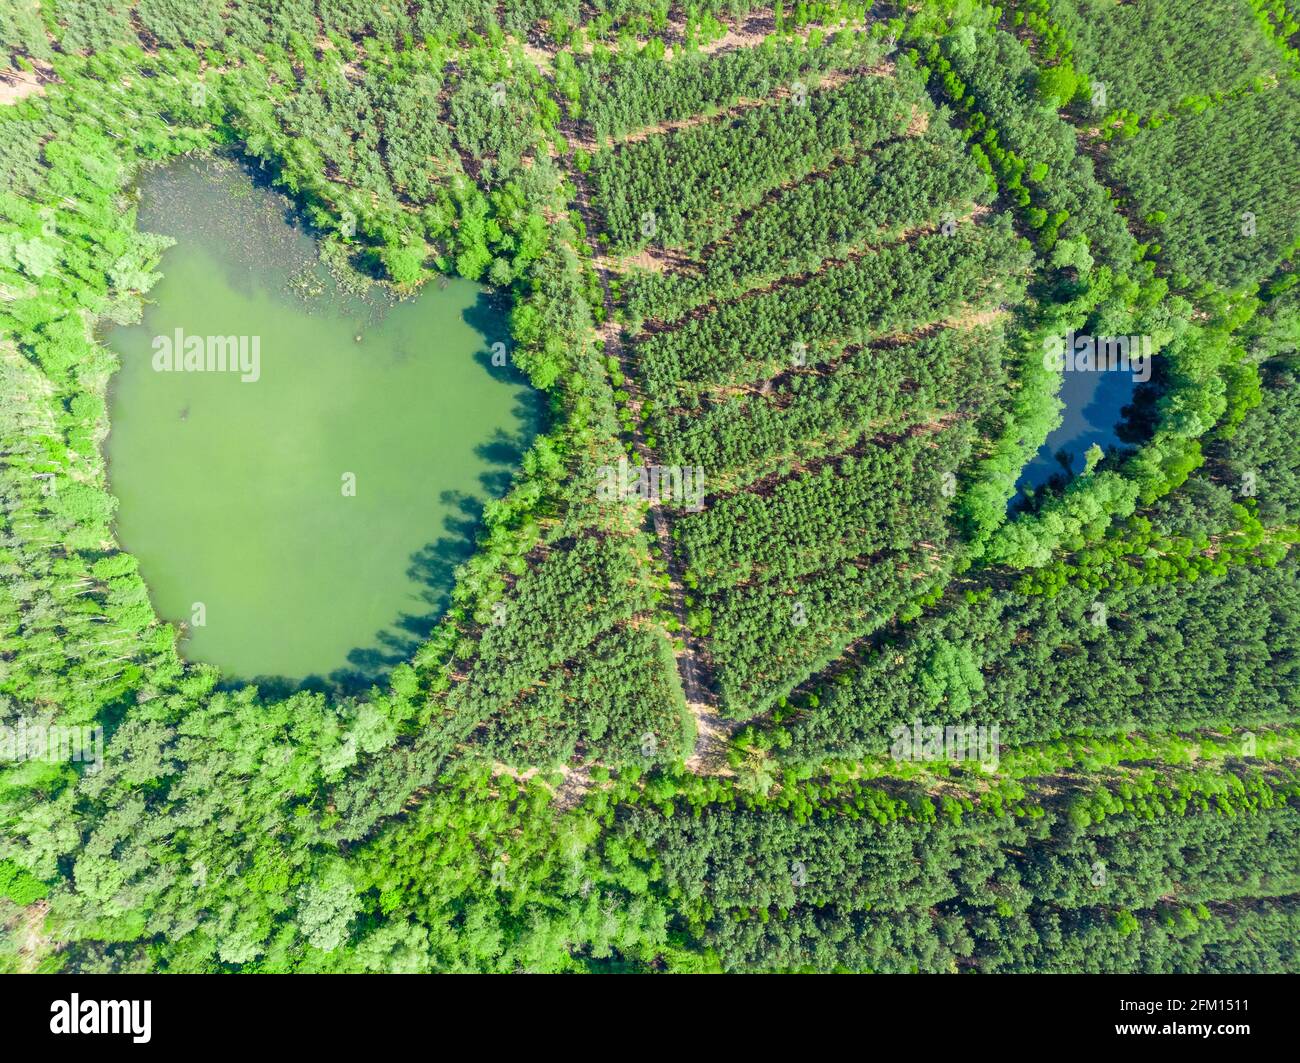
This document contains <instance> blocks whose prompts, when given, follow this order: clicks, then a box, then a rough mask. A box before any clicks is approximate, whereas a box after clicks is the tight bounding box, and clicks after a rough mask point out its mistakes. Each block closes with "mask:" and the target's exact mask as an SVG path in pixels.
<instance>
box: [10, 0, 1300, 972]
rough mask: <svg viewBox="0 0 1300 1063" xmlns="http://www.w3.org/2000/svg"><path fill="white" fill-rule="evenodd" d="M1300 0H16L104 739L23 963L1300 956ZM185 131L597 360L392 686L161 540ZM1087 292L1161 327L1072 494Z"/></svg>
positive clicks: (325, 220)
mask: <svg viewBox="0 0 1300 1063" xmlns="http://www.w3.org/2000/svg"><path fill="white" fill-rule="evenodd" d="M751 9H752V10H751ZM751 15H752V16H753V17H752V18H751V17H750V16H751ZM1296 25H1297V22H1296V12H1295V9H1294V6H1293V5H1290V4H1280V3H1273V2H1269V0H1258V2H1248V0H1223V2H1221V3H1215V4H1212V5H1199V6H1198V5H1186V4H1177V3H1173V2H1165V0H1142V2H1140V3H1135V4H1126V5H1113V4H1103V3H1100V2H1096V0H1025V2H1009V3H1007V4H1006V5H1003V6H998V7H994V6H992V5H990V4H986V3H972V4H957V3H947V2H943V0H930V2H927V3H923V4H919V5H912V6H910V7H908V8H907V9H906V10H902V9H897V8H893V7H891V8H889V9H887V10H876V11H868V9H867V6H866V5H860V4H853V3H824V4H823V3H818V4H799V5H792V6H791V7H787V6H786V5H778V6H776V7H775V8H773V9H771V10H770V11H769V10H767V9H762V8H755V7H754V6H753V5H752V4H750V3H748V2H745V0H741V2H730V3H722V2H706V3H702V4H698V5H692V6H690V7H689V9H688V8H684V7H682V6H681V5H675V4H669V3H666V2H659V0H653V2H652V0H644V2H643V0H636V2H630V0H621V2H619V3H604V2H598V3H595V4H582V5H580V4H577V3H575V2H573V0H526V2H525V0H507V2H506V3H503V4H486V3H469V4H463V3H462V4H452V3H448V2H443V0H410V2H404V3H399V4H379V3H373V2H370V0H230V2H228V3H215V2H212V3H208V2H192V0H187V2H184V3H182V2H180V0H114V2H109V3H105V2H102V0H95V2H90V0H47V2H42V3H41V4H39V5H37V4H36V3H34V2H28V0H20V2H18V3H14V4H10V5H8V6H7V7H6V8H5V9H4V11H3V12H0V43H3V46H4V50H5V55H4V59H3V61H0V76H2V77H3V81H0V92H3V96H2V97H0V100H3V102H0V173H2V174H3V177H4V185H3V191H2V192H0V441H2V443H3V446H2V447H0V727H2V728H3V730H2V731H0V735H2V736H5V737H6V738H8V736H12V735H13V734H15V733H17V730H18V729H19V728H20V727H21V728H27V729H38V728H44V727H51V726H57V727H64V728H68V727H90V728H94V727H102V728H103V732H102V734H103V762H102V767H100V768H99V770H94V769H93V768H92V767H91V766H89V765H87V763H86V762H85V761H83V760H75V761H74V760H70V759H68V758H66V757H65V758H48V757H31V758H26V757H18V756H13V755H11V754H9V753H6V755H5V757H4V758H3V759H2V760H0V970H3V971H9V970H22V971H31V970H43V971H54V970H66V971H145V970H156V971H248V972H273V971H303V972H306V971H503V972H504V971H518V970H546V971H620V970H638V971H650V970H666V971H681V972H687V971H704V970H729V971H731V970H734V971H751V970H752V971H770V970H828V971H829V970H856V971H880V972H885V971H944V972H948V971H952V972H960V971H982V972H1002V971H1022V970H1050V971H1144V972H1146V971H1262V970H1268V971H1296V970H1300V954H1298V953H1297V949H1296V941H1297V929H1298V928H1300V908H1298V907H1297V905H1298V904H1300V881H1298V880H1297V873H1296V867H1297V859H1296V858H1297V845H1298V844H1300V781H1298V780H1300V774H1298V773H1300V734H1297V732H1296V730H1295V726H1296V723H1297V711H1298V710H1300V693H1297V691H1300V676H1297V674H1296V662H1297V660H1300V582H1298V581H1297V578H1296V577H1297V569H1296V564H1297V562H1296V559H1295V558H1294V556H1293V555H1292V549H1291V548H1292V547H1293V545H1294V544H1295V543H1296V542H1297V540H1298V539H1300V458H1297V456H1296V448H1295V446H1294V440H1295V437H1296V431H1297V429H1298V428H1300V423H1298V422H1300V389H1298V386H1297V382H1296V373H1297V348H1298V344H1300V304H1298V303H1297V299H1300V295H1298V294H1297V293H1300V285H1297V283H1296V276H1295V272H1294V257H1295V253H1296V250H1297V246H1298V244H1297V241H1298V240H1300V231H1297V229H1296V214H1295V210H1294V202H1295V200H1296V197H1297V193H1300V188H1297V187H1296V185H1295V182H1296V176H1295V173H1296V171H1295V167H1294V165H1293V163H1292V160H1293V159H1294V157H1295V156H1296V154H1297V151H1296V149H1297V148H1298V147H1300V145H1298V144H1297V143H1296V137H1297V135H1300V134H1297V133H1296V130H1297V129H1300V124H1297V122H1296V112H1297V107H1298V106H1300V97H1298V96H1297V93H1296V80H1295V79H1296V77H1297V76H1300V63H1298V62H1297V55H1296V53H1295V50H1294V47H1293V45H1294V40H1295V33H1296V28H1295V27H1296ZM1099 88H1104V91H1102V92H1100V93H1098V91H1097V90H1098V89H1099ZM189 152H220V153H222V154H223V155H226V156H229V157H231V158H233V159H236V160H238V161H239V162H241V163H242V164H243V165H246V166H248V167H249V168H250V170H251V171H252V172H253V173H254V174H256V175H257V176H258V177H259V178H260V179H262V180H266V181H269V182H272V183H274V184H275V185H276V186H277V187H279V188H281V189H282V190H283V191H284V192H285V193H286V194H288V195H289V196H290V197H291V199H292V201H293V202H294V204H295V206H296V208H297V210H298V212H299V215H300V218H299V220H300V221H301V223H302V224H303V225H304V226H306V227H307V228H308V229H309V230H310V231H311V232H312V233H313V234H314V235H315V236H317V237H318V239H319V243H320V248H321V255H322V258H323V260H324V261H325V262H326V263H327V264H328V265H329V266H330V268H331V269H332V270H334V271H335V272H336V273H337V275H338V276H339V277H340V278H341V279H342V280H343V281H344V282H345V283H346V284H348V285H355V286H359V287H364V286H370V285H386V286H388V288H389V289H391V291H392V292H393V293H394V294H396V295H405V294H409V293H413V292H415V291H417V290H418V289H419V288H420V287H421V285H423V284H426V283H429V282H431V281H435V279H436V278H437V277H438V276H439V275H440V274H452V273H455V274H459V275H460V276H463V277H466V278H470V279H473V280H476V281H481V282H483V283H484V284H487V285H490V286H492V287H493V288H495V289H497V290H498V291H499V292H501V293H502V295H503V296H504V297H507V298H508V299H509V300H510V305H511V307H512V310H511V317H510V321H511V336H510V341H511V342H510V343H509V344H508V347H509V354H510V357H511V358H512V359H513V361H514V363H515V365H517V366H518V367H519V369H520V370H521V371H523V372H524V373H525V374H526V375H527V376H528V378H529V379H530V381H531V382H532V384H533V385H534V386H535V387H536V388H537V389H539V390H540V391H541V392H543V393H544V395H545V398H546V403H547V406H548V418H547V423H546V425H545V429H544V432H543V434H541V435H540V436H538V438H537V439H536V441H535V442H534V443H533V445H532V447H531V448H530V449H529V451H528V452H527V453H526V454H525V455H524V456H523V458H522V461H521V462H520V467H519V468H518V469H517V470H516V471H515V473H514V476H513V479H512V480H511V482H510V483H509V485H508V486H506V488H505V489H504V491H503V493H502V494H501V495H500V497H498V498H496V499H495V500H493V501H491V502H489V503H488V504H487V505H486V506H485V507H483V509H482V511H481V512H478V511H473V512H468V511H467V512H466V514H465V524H464V528H463V533H464V535H465V536H466V538H467V539H473V541H474V543H475V551H474V553H473V555H472V556H471V557H470V559H469V560H468V561H466V562H464V563H463V564H462V565H460V566H459V568H457V570H456V573H455V587H454V590H453V592H452V594H451V601H450V605H449V607H448V609H447V611H446V613H445V615H444V616H443V617H442V619H441V621H440V622H439V623H438V625H437V626H436V627H435V629H434V630H433V632H432V634H431V635H430V637H429V638H428V640H427V641H426V642H425V643H424V644H423V645H422V646H421V647H420V648H419V650H418V651H417V652H416V653H415V654H414V655H413V657H412V658H411V660H409V661H408V662H405V663H402V664H400V665H398V666H397V667H396V668H395V669H394V670H393V671H392V672H391V673H390V674H389V675H388V676H387V678H386V679H385V680H384V681H383V682H382V683H380V684H378V685H376V686H375V687H373V688H372V689H371V690H369V691H367V692H365V693H363V694H358V695H355V696H343V695H341V694H338V693H335V692H327V691H323V690H319V689H312V688H304V689H299V690H283V689H276V688H271V687H266V688H265V689H257V688H255V687H252V686H246V685H236V684H232V683H230V682H229V681H227V680H226V679H225V678H224V677H222V676H221V675H220V674H218V673H217V672H216V671H215V670H214V669H212V668H210V667H203V666H196V665H194V664H192V663H189V662H187V661H185V660H184V658H183V657H182V656H180V655H179V654H178V652H177V649H176V645H177V634H178V633H177V631H176V629H174V628H173V627H171V626H169V625H167V624H164V623H162V622H161V621H160V620H159V619H158V617H157V616H156V615H155V613H154V609H153V607H152V605H151V603H150V599H149V594H148V588H147V587H146V586H145V584H144V582H143V580H142V579H141V577H140V574H139V568H138V564H137V562H136V560H135V558H133V557H131V556H130V555H128V554H126V553H124V552H123V551H122V550H121V549H119V547H118V545H117V544H116V542H115V540H114V525H113V520H114V513H115V508H116V501H115V499H114V498H113V496H112V493H111V485H110V484H109V482H108V479H107V474H106V470H105V468H104V462H103V460H102V457H101V454H100V445H101V443H102V441H103V438H104V436H105V434H106V432H107V430H108V415H107V406H106V402H105V395H106V392H107V388H108V387H109V385H110V380H111V378H112V375H113V372H114V371H115V369H116V359H115V356H114V355H113V354H112V352H111V351H109V350H108V349H107V348H106V347H104V346H102V345H101V344H100V343H99V342H98V340H97V337H98V335H99V332H98V326H100V325H101V324H103V323H104V322H106V321H119V322H129V321H133V320H136V319H137V318H138V315H139V314H140V310H141V304H142V300H144V299H146V298H147V297H148V292H149V289H150V288H151V286H152V285H153V283H154V282H155V281H156V280H157V277H158V270H159V268H160V267H159V262H160V258H161V255H162V252H163V251H164V249H165V246H166V241H165V240H163V239H162V238H160V237H157V236H155V235H151V234H149V233H145V232H141V231H139V230H138V228H137V226H136V220H135V208H134V198H133V194H132V185H133V182H134V179H135V177H136V176H137V175H138V174H139V173H140V171H141V168H142V167H145V166H149V165H154V164H158V163H163V162H166V161H167V160H170V159H174V158H176V157H177V156H179V155H182V154H185V153H189ZM1245 215H1249V218H1250V220H1249V224H1247V222H1246V219H1245V217H1244V216H1245ZM1243 226H1246V227H1247V228H1249V230H1250V231H1249V233H1247V231H1246V229H1245V228H1243ZM1071 331H1074V332H1077V333H1080V334H1085V333H1086V334H1089V335H1093V336H1101V337H1111V336H1143V337H1147V338H1148V339H1149V340H1150V343H1151V348H1152V350H1153V353H1154V372H1153V374H1152V377H1151V380H1150V381H1149V382H1147V383H1144V384H1143V385H1141V386H1140V387H1139V388H1138V389H1137V391H1135V392H1134V395H1133V399H1132V401H1131V404H1130V406H1129V407H1128V409H1127V410H1126V411H1125V413H1124V415H1123V416H1124V423H1123V426H1122V432H1121V437H1122V439H1123V440H1124V443H1125V446H1124V447H1121V448H1117V449H1114V450H1112V451H1111V452H1109V453H1102V452H1101V451H1100V450H1099V449H1097V450H1096V452H1095V453H1089V455H1088V458H1087V465H1086V469H1085V471H1084V472H1082V473H1080V474H1079V475H1077V476H1074V477H1073V478H1063V479H1062V482H1058V483H1050V484H1048V485H1046V486H1044V487H1042V488H1039V489H1037V490H1034V491H1026V492H1018V487H1017V485H1018V478H1019V476H1020V473H1021V470H1022V469H1023V467H1024V465H1025V463H1026V462H1027V461H1028V460H1029V458H1030V457H1032V456H1033V454H1034V453H1035V452H1036V451H1037V450H1038V449H1039V447H1040V446H1041V445H1042V444H1043V442H1044V440H1045V439H1047V438H1048V436H1049V434H1050V433H1051V431H1052V430H1053V427H1054V426H1055V425H1056V424H1057V423H1058V422H1059V420H1060V403H1059V401H1058V399H1057V398H1056V395H1057V390H1058V387H1059V385H1060V382H1061V375H1062V374H1061V373H1060V372H1058V371H1056V370H1054V369H1052V368H1050V367H1049V366H1048V365H1047V364H1045V362H1044V359H1043V354H1044V350H1045V343H1047V342H1050V341H1051V340H1052V339H1053V338H1059V337H1061V336H1063V335H1065V334H1066V333H1067V332H1071ZM1117 416H1119V415H1118V413H1117ZM620 460H626V461H627V462H629V463H630V466H629V467H630V469H631V470H632V472H633V473H635V472H636V471H637V470H638V469H639V470H641V471H642V472H643V473H644V472H646V471H647V470H646V468H645V467H646V466H655V467H659V466H666V467H673V468H677V467H687V468H689V469H698V470H699V471H700V473H701V474H702V477H703V480H702V483H703V488H704V490H703V498H702V499H698V500H696V501H699V502H701V503H702V504H700V505H692V504H691V500H689V499H684V498H682V497H672V498H661V497H654V496H653V495H650V496H649V497H647V492H642V493H641V494H640V495H639V496H638V495H637V494H636V493H633V494H632V496H631V497H630V498H617V499H614V500H612V501H611V500H610V499H609V498H608V497H607V496H606V495H604V494H602V493H601V491H600V490H599V489H598V486H597V485H599V484H601V483H602V482H604V481H605V480H606V479H607V476H608V473H609V471H610V469H611V467H618V463H619V462H620ZM415 472H418V470H416V471H413V474H415ZM1013 497H1014V499H1015V501H1014V502H1013ZM914 724H917V725H925V726H927V727H928V726H936V727H940V728H942V727H954V728H968V727H969V728H973V727H984V728H996V729H997V735H996V738H995V739H994V741H995V746H994V749H993V754H994V756H993V761H995V762H994V763H988V764H985V765H976V764H971V763H963V762H961V761H957V762H954V761H952V760H951V759H950V758H949V757H948V756H947V755H946V754H942V753H941V755H940V756H938V758H937V759H933V758H926V757H921V758H917V757H908V756H905V755H902V754H900V753H898V752H897V751H896V750H895V749H894V748H893V747H894V745H895V742H896V736H897V733H898V731H899V729H900V728H901V729H902V730H903V731H904V732H905V731H906V730H907V729H910V728H911V727H912V726H913V725H914ZM702 725H703V726H702ZM710 734H712V735H714V736H715V739H714V740H715V741H716V740H717V739H716V736H717V735H718V734H722V735H724V736H730V738H729V740H728V741H727V742H726V743H725V747H724V748H722V749H717V748H713V747H710V746H709V744H708V742H707V741H705V738H706V737H707V736H708V735H710ZM697 738H698V741H697ZM10 748H12V746H11V747H10Z"/></svg>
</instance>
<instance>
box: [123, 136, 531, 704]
mask: <svg viewBox="0 0 1300 1063" xmlns="http://www.w3.org/2000/svg"><path fill="white" fill-rule="evenodd" d="M139 226H140V228H141V229H143V230H145V231H149V232H157V233H163V234H166V235H167V236H170V237H173V238H174V239H175V240H176V241H177V242H176V245H175V246H173V247H171V248H170V249H168V250H167V251H166V252H165V254H164V255H163V259H162V267H161V269H162V272H163V278H162V280H160V281H159V282H158V283H157V284H156V285H155V286H154V288H153V289H152V290H151V292H150V294H149V296H148V302H147V303H146V307H145V313H144V317H143V320H142V321H141V323H140V324H138V325H132V326H120V327H115V328H113V329H111V330H110V331H109V332H108V333H106V335H105V340H106V342H107V343H108V344H109V346H110V347H112V348H113V349H114V350H115V351H116V352H117V353H118V355H119V357H120V359H121V363H122V364H121V369H120V370H119V372H118V373H117V375H116V377H115V378H114V380H113V384H112V388H111V391H110V421H111V424H112V429H111V432H110V434H109V437H108V440H107V442H106V444H105V454H106V457H107V459H108V464H109V478H110V483H111V487H112V491H113V493H114V494H115V495H116V496H117V498H118V500H119V503H120V505H119V509H118V513H117V533H118V539H119V541H120V543H121V545H122V546H123V548H124V549H126V550H129V551H130V552H132V553H133V554H135V555H136V556H137V557H138V558H139V559H140V567H141V572H142V573H143V575H144V578H145V581H146V582H147V583H148V585H149V587H150V590H151V593H152V596H153V601H154V605H155V608H156V609H157V610H158V612H159V614H160V615H161V616H162V617H164V618H165V619H167V620H171V621H176V622H180V623H182V624H183V625H184V641H183V643H182V650H183V652H184V653H185V655H186V656H187V657H188V658H190V659H191V660H196V661H204V662H210V663H213V664H216V665H218V666H220V667H221V669H222V670H223V672H224V673H225V674H226V676H227V677H230V678H244V679H253V678H266V677H275V678H278V679H285V680H290V681H293V682H297V681H300V680H303V679H305V678H308V677H321V678H328V679H330V680H332V681H334V682H339V683H342V684H344V685H355V684H358V683H364V682H365V681H368V680H369V679H371V678H374V677H377V676H379V675H382V674H383V673H384V672H385V671H386V670H388V669H390V668H391V667H392V666H393V665H394V664H396V663H397V662H399V661H401V660H405V659H406V658H408V657H409V656H410V655H411V653H412V651H413V650H414V649H415V647H416V646H417V645H418V644H419V643H420V642H421V641H422V640H423V639H424V638H425V637H426V636H427V634H428V632H429V631H430V630H431V628H432V626H433V624H434V623H435V622H436V620H437V618H438V616H439V615H440V614H441V612H442V611H443V609H444V608H445V604H446V596H447V592H448V591H449V589H450V586H451V574H452V570H453V568H454V566H455V565H456V564H458V563H459V562H460V561H462V560H463V559H464V558H465V557H466V556H468V553H469V552H470V550H471V549H472V546H473V536H474V532H475V528H476V524H477V517H478V514H479V512H480V510H481V506H482V504H483V502H484V501H486V500H487V499H488V498H491V497H494V496H497V495H500V494H501V493H503V491H504V490H505V488H506V487H507V486H508V484H509V481H510V478H511V476H512V474H513V471H514V467H515V465H516V464H517V462H518V461H519V459H520V457H521V456H522V453H523V450H524V449H525V448H526V447H527V445H528V443H529V441H530V440H531V438H532V436H533V435H534V434H535V432H536V431H537V429H538V427H539V419H540V415H541V404H540V403H539V402H538V401H537V399H538V396H537V395H536V393H535V392H533V391H532V390H531V389H529V388H528V387H527V385H526V384H525V383H524V382H523V380H522V378H521V377H520V376H519V375H518V374H517V373H515V372H514V370H512V369H511V368H509V367H508V366H507V365H503V364H501V363H502V362H505V361H508V360H507V359H505V358H504V357H503V352H504V351H505V349H506V348H505V345H506V343H508V340H509V336H508V329H507V320H506V315H505V313H504V309H503V308H502V307H501V306H500V304H499V303H494V302H493V301H492V300H491V299H490V298H489V297H488V295H487V293H485V292H484V290H483V289H481V288H480V287H478V286H477V285H474V284H471V283H469V282H467V281H452V282H450V283H443V284H441V285H434V284H431V285H427V286H426V288H425V290H424V291H423V292H422V293H421V294H420V295H419V296H418V297H416V298H413V299H409V300H404V301H394V300H392V299H391V298H390V297H388V296H387V295H377V294H375V293H376V292H378V291H380V289H378V288H376V289H372V290H371V293H370V294H368V295H365V296H358V295H356V294H349V293H348V292H346V291H344V290H343V289H342V288H341V287H340V285H339V284H338V283H337V282H336V281H335V280H334V279H333V278H332V277H331V275H330V273H329V271H327V270H326V269H325V268H324V267H323V266H322V265H321V264H320V263H319V262H318V259H317V254H316V247H315V242H314V240H313V239H312V238H311V237H310V236H309V235H307V234H306V233H304V232H303V230H302V229H301V228H299V227H298V226H296V225H295V224H293V220H292V214H291V212H290V210H289V203H288V201H287V200H286V199H284V197H283V196H281V195H279V194H278V193H276V192H273V191H271V190H269V189H267V188H264V187H260V186H256V185H254V183H253V182H252V180H251V179H250V177H249V175H248V174H247V173H245V172H244V171H243V170H242V169H241V168H239V167H238V166H236V165H234V164H231V163H229V162H225V161H221V160H213V159H185V160H181V161H180V162H177V163H175V164H173V165H171V166H168V167H166V168H162V169H157V170H154V171H151V172H149V173H147V174H146V175H145V176H144V177H143V179H142V181H141V183H140V208H139Z"/></svg>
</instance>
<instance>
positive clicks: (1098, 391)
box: [1012, 372, 1137, 506]
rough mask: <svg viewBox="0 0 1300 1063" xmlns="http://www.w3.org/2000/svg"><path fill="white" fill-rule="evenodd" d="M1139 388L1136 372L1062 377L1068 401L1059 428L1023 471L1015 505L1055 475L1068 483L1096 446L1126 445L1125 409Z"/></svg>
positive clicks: (1106, 448)
mask: <svg viewBox="0 0 1300 1063" xmlns="http://www.w3.org/2000/svg"><path fill="white" fill-rule="evenodd" d="M1136 388H1137V384H1136V383H1135V381H1134V379H1133V374H1132V373H1120V372H1104V373H1097V372H1072V373H1068V372H1067V373H1063V374H1062V380H1061V390H1060V392H1059V396H1060V398H1061V401H1062V402H1064V403H1065V409H1064V410H1063V411H1062V419H1061V425H1060V427H1059V428H1057V429H1056V430H1055V431H1054V432H1052V433H1051V435H1049V436H1048V437H1047V441H1046V442H1045V443H1044V444H1043V446H1042V447H1041V448H1039V451H1038V453H1037V454H1035V455H1034V457H1033V459H1032V460H1031V461H1030V462H1029V463H1028V464H1027V465H1026V466H1025V467H1024V470H1023V471H1022V472H1021V474H1020V480H1019V481H1018V482H1017V484H1016V497H1015V498H1014V499H1013V500H1012V506H1016V505H1018V504H1019V502H1020V501H1021V500H1022V499H1023V498H1024V492H1025V489H1026V488H1037V487H1042V486H1043V485H1044V484H1046V483H1047V482H1048V481H1050V480H1052V479H1053V478H1054V477H1061V478H1062V479H1068V478H1069V477H1073V476H1075V475H1077V474H1078V473H1081V472H1082V471H1083V469H1084V455H1085V454H1086V453H1087V451H1088V448H1089V447H1091V446H1092V445H1093V444H1094V443H1096V444H1097V445H1098V446H1099V447H1101V449H1102V450H1103V451H1107V450H1109V448H1110V447H1122V446H1124V445H1125V441H1124V440H1123V439H1122V438H1121V435H1120V431H1121V425H1122V422H1123V420H1124V408H1125V407H1126V406H1128V405H1129V403H1131V402H1132V401H1133V393H1134V391H1135V390H1136Z"/></svg>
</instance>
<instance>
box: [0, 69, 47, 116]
mask: <svg viewBox="0 0 1300 1063" xmlns="http://www.w3.org/2000/svg"><path fill="white" fill-rule="evenodd" d="M53 79H54V75H53V74H52V73H50V74H46V73H44V72H43V71H42V70H40V69H37V70H36V71H35V72H34V73H33V72H29V71H26V70H6V71H4V72H3V73H0V107H7V106H9V105H10V104H14V103H17V102H18V101H19V100H22V99H26V98H27V97H28V96H38V95H40V94H41V93H42V92H44V91H45V83H46V82H47V81H52V80H53Z"/></svg>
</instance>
